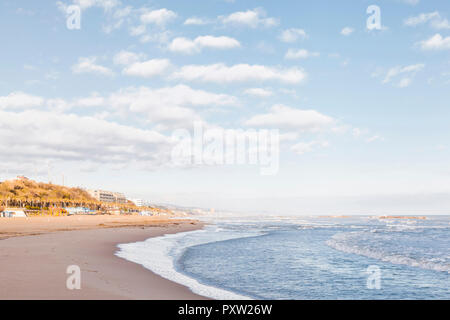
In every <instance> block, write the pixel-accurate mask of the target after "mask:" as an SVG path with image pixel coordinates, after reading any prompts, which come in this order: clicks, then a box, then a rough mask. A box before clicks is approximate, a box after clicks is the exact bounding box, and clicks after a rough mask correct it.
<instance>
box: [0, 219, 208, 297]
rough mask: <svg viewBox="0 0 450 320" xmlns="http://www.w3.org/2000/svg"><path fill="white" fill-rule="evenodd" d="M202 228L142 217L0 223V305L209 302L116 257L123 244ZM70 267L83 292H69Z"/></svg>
mask: <svg viewBox="0 0 450 320" xmlns="http://www.w3.org/2000/svg"><path fill="white" fill-rule="evenodd" d="M201 227H202V224H201V223H198V222H196V221H190V220H189V221H188V220H175V219H167V218H161V217H139V216H72V217H39V218H12V219H7V218H5V219H0V270H1V272H0V300H10V299H32V300H34V299H45V300H47V299H51V300H54V299H56V300H67V299H70V300H72V299H74V300H83V299H100V300H105V299H113V300H123V299H137V300H142V299H156V300H161V299H170V300H184V299H205V298H204V297H201V296H199V295H196V294H194V293H192V292H191V291H190V290H189V289H188V288H186V287H184V286H181V285H179V284H176V283H174V282H171V281H169V280H166V279H164V278H162V277H160V276H158V275H156V274H154V273H152V272H151V271H149V270H147V269H145V268H144V267H142V266H141V265H138V264H135V263H132V262H129V261H127V260H124V259H121V258H119V257H117V256H115V255H114V254H115V252H116V251H117V245H118V244H121V243H131V242H138V241H143V240H146V239H148V238H150V237H158V236H162V235H164V234H172V233H177V232H186V231H192V230H197V229H200V228H201ZM71 265H77V266H79V267H80V269H81V289H80V290H69V289H67V286H66V281H67V279H68V277H69V276H70V275H69V274H67V273H66V271H67V267H68V266H71Z"/></svg>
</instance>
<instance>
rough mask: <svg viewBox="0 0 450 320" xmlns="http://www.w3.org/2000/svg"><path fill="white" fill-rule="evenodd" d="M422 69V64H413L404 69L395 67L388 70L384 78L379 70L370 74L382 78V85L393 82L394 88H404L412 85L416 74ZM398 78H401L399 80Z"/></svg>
mask: <svg viewBox="0 0 450 320" xmlns="http://www.w3.org/2000/svg"><path fill="white" fill-rule="evenodd" d="M424 68H425V65H424V64H414V65H409V66H404V67H403V66H396V67H393V68H390V69H389V70H388V71H387V72H386V74H385V75H384V76H383V74H384V72H383V71H382V70H381V69H378V70H376V71H375V72H374V73H373V74H372V76H373V77H383V80H382V83H383V84H387V83H392V82H394V86H397V87H400V88H406V87H408V86H409V85H410V84H411V83H412V81H413V79H414V77H415V75H416V74H417V72H420V71H422V70H423V69H424ZM400 76H401V78H400V79H399V77H400Z"/></svg>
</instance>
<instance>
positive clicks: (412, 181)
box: [0, 0, 450, 213]
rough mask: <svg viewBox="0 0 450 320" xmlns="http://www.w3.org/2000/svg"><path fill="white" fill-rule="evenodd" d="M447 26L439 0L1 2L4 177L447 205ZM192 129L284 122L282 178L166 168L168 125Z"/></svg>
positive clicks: (293, 200) (286, 199) (319, 201)
mask: <svg viewBox="0 0 450 320" xmlns="http://www.w3.org/2000/svg"><path fill="white" fill-rule="evenodd" d="M72 5H76V6H78V8H79V9H80V10H81V19H80V28H79V29H78V28H77V25H76V21H77V20H76V19H73V13H74V12H75V13H76V10H75V11H73V8H74V7H71V6H72ZM371 5H376V6H378V7H379V8H380V13H381V21H380V22H381V23H380V28H375V29H371V30H369V29H368V28H367V19H368V18H369V17H370V16H371V14H370V13H369V14H368V13H367V9H368V7H369V6H371ZM449 21H450V2H448V1H440V0H427V1H425V0H371V1H366V0H352V1H350V0H348V1H330V0H328V1H323V0H318V1H281V2H280V1H269V0H265V1H261V0H254V1H251V0H248V1H241V0H234V1H232V0H196V1H195V2H189V1H183V0H171V1H144V0H131V1H124V0H61V1H32V0H28V1H25V0H14V1H9V0H3V1H1V3H0V37H1V39H2V50H0V61H1V74H0V180H3V179H7V178H11V177H15V176H16V175H18V174H24V175H26V176H29V177H31V178H34V179H37V180H43V181H47V180H48V179H50V180H51V181H52V182H54V183H62V181H63V176H64V181H65V183H66V184H68V185H71V186H82V187H87V188H103V189H108V190H114V191H122V192H124V193H126V194H127V195H128V196H129V197H131V198H136V197H139V198H144V199H149V200H152V201H155V202H159V203H174V204H179V205H188V206H191V205H192V206H201V207H207V208H209V207H215V208H217V209H229V210H236V211H239V210H242V211H254V212H274V213H390V212H399V213H400V212H401V213H418V212H420V213H427V212H428V213H448V212H450V167H449V163H450V140H449V138H450V130H449V129H448V128H449V120H450V108H449V107H450V106H449V98H450V94H449V93H450V22H449ZM74 26H75V28H73V27H74ZM194 123H201V124H202V125H203V126H205V127H206V128H218V129H232V130H248V129H255V130H261V129H277V130H279V132H280V160H279V161H280V163H279V170H278V172H277V174H276V175H271V176H264V175H261V174H260V168H259V167H258V166H255V165H215V166H211V165H196V166H183V167H180V166H176V165H173V163H171V152H172V150H173V146H174V143H175V141H174V137H173V133H174V131H175V130H180V129H186V130H188V131H191V130H192V128H193V126H194Z"/></svg>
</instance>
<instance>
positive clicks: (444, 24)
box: [404, 11, 450, 30]
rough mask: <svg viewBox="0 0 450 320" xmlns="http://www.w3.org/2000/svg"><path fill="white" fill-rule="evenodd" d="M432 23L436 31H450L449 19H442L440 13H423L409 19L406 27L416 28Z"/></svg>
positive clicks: (405, 23) (406, 21) (405, 22)
mask: <svg viewBox="0 0 450 320" xmlns="http://www.w3.org/2000/svg"><path fill="white" fill-rule="evenodd" d="M428 22H429V23H430V25H431V27H432V28H434V29H438V30H439V29H450V23H449V21H448V20H447V19H444V18H443V17H441V15H440V13H439V12H438V11H434V12H429V13H421V14H419V15H417V16H414V17H409V18H408V19H406V20H405V21H404V25H405V26H409V27H415V26H418V25H421V24H425V23H428Z"/></svg>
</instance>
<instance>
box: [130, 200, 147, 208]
mask: <svg viewBox="0 0 450 320" xmlns="http://www.w3.org/2000/svg"><path fill="white" fill-rule="evenodd" d="M130 201H131V202H133V203H134V204H135V205H136V206H137V207H143V206H144V200H142V199H132V200H130Z"/></svg>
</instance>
